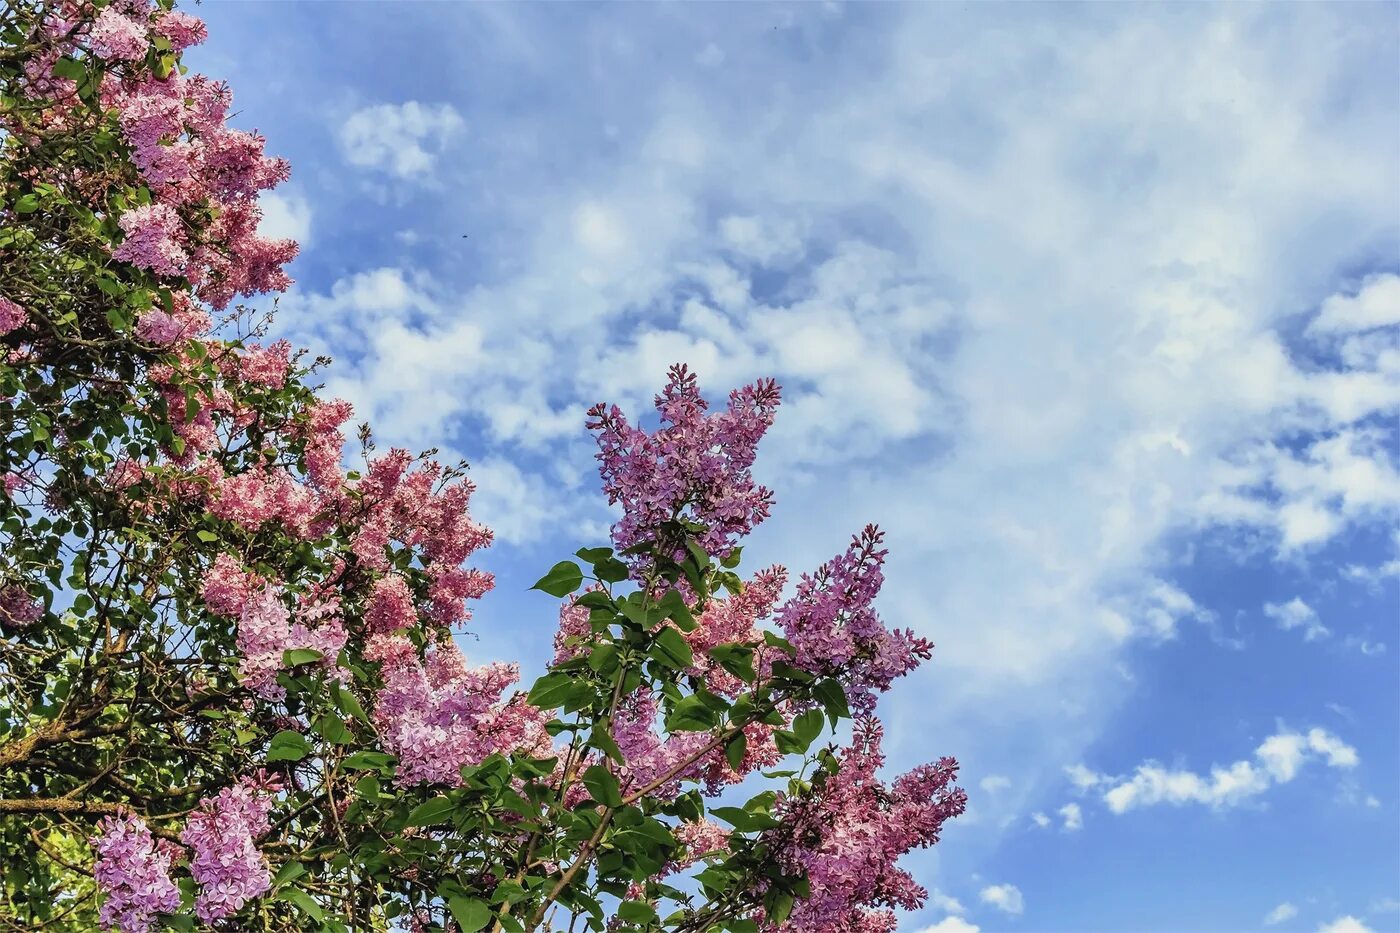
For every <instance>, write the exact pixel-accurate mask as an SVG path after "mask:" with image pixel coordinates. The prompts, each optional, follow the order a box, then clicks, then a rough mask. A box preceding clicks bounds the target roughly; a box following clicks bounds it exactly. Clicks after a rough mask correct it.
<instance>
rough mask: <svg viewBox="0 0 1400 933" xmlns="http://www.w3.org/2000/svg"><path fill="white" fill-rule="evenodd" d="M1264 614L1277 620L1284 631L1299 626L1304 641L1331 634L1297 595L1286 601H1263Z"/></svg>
mask: <svg viewBox="0 0 1400 933" xmlns="http://www.w3.org/2000/svg"><path fill="white" fill-rule="evenodd" d="M1264 615H1266V616H1268V617H1269V618H1270V619H1273V620H1274V621H1275V622H1277V623H1278V627H1279V628H1281V629H1283V630H1284V631H1289V630H1291V629H1295V628H1301V629H1302V630H1303V640H1304V641H1316V640H1317V639H1319V638H1326V637H1327V636H1328V635H1331V634H1332V632H1331V630H1330V629H1328V628H1327V626H1325V625H1323V624H1322V621H1321V620H1320V619H1318V617H1317V611H1316V610H1315V609H1313V607H1311V606H1309V605H1308V604H1307V603H1305V602H1303V600H1302V599H1300V598H1299V597H1297V596H1295V597H1293V598H1292V599H1290V600H1289V601H1288V602H1286V603H1265V604H1264Z"/></svg>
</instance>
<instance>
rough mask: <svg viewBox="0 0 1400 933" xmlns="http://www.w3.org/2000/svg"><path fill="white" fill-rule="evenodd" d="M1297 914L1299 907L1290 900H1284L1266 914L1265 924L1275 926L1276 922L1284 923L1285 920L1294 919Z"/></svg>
mask: <svg viewBox="0 0 1400 933" xmlns="http://www.w3.org/2000/svg"><path fill="white" fill-rule="evenodd" d="M1296 916H1298V908H1297V907H1295V906H1293V905H1292V904H1291V903H1289V902H1288V901H1284V902H1283V903H1282V904H1279V905H1278V906H1277V907H1275V908H1274V909H1273V910H1271V911H1269V912H1268V913H1267V914H1265V915H1264V924H1265V925H1266V926H1273V925H1274V924H1276V923H1283V922H1284V921H1285V920H1292V919H1293V918H1294V917H1296Z"/></svg>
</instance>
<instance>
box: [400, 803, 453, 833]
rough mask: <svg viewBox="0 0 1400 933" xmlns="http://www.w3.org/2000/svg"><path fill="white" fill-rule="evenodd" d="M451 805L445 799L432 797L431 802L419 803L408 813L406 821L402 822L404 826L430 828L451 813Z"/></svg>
mask: <svg viewBox="0 0 1400 933" xmlns="http://www.w3.org/2000/svg"><path fill="white" fill-rule="evenodd" d="M452 810H453V803H452V801H451V800H449V799H448V798H446V797H434V798H433V799H432V800H428V801H425V802H424V803H420V804H419V805H418V806H416V807H414V808H413V809H412V810H410V811H409V813H408V819H407V820H405V821H404V825H405V826H431V825H433V824H434V823H441V822H444V821H445V820H446V819H447V817H448V815H449V814H451V813H452Z"/></svg>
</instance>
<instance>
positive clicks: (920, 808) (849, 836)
mask: <svg viewBox="0 0 1400 933" xmlns="http://www.w3.org/2000/svg"><path fill="white" fill-rule="evenodd" d="M881 737H882V730H881V727H880V724H879V723H878V722H877V721H875V720H874V719H869V718H867V719H861V720H858V721H857V722H856V726H855V732H854V735H853V737H852V742H851V745H850V747H849V748H846V749H844V750H843V751H842V752H841V754H840V761H841V770H840V771H839V772H838V773H837V774H835V775H833V776H831V777H830V778H828V780H827V781H826V783H825V784H824V785H821V786H819V788H818V789H817V790H816V791H815V792H814V794H813V796H811V797H806V798H799V799H794V798H787V799H784V800H783V801H781V802H780V804H779V807H778V809H777V813H776V815H777V816H778V817H779V818H780V819H781V820H782V822H783V826H782V827H781V828H779V829H774V830H770V831H769V833H768V841H769V843H770V844H772V845H773V846H774V847H775V848H776V850H777V851H778V852H779V862H780V864H781V865H782V866H783V867H784V870H785V871H787V872H788V873H789V874H797V873H801V874H804V875H805V876H806V877H807V880H808V882H809V884H810V885H811V896H810V897H807V898H803V899H801V900H799V901H798V902H797V905H796V907H795V908H794V909H793V911H792V915H791V916H790V917H789V918H788V919H787V921H786V922H785V923H783V924H782V925H781V926H779V925H777V924H767V925H766V926H765V928H764V929H765V930H767V931H777V930H782V931H783V933H853V931H854V933H893V931H894V929H895V924H896V920H895V915H894V912H893V911H892V910H891V908H895V907H898V908H901V909H904V910H915V909H917V908H918V907H920V906H921V905H922V904H923V902H924V900H925V898H927V896H928V892H927V891H925V890H924V889H923V888H922V887H920V886H919V884H918V883H917V882H915V880H914V878H913V877H912V876H911V875H910V874H909V873H908V872H906V871H904V870H903V869H901V868H899V867H898V866H897V865H896V862H897V861H898V859H899V857H900V856H902V855H903V854H904V853H906V852H908V851H909V850H911V849H914V848H922V847H926V846H931V845H933V844H934V843H936V842H937V841H938V836H939V833H940V831H941V830H942V827H943V823H944V821H946V820H949V819H952V818H953V817H955V816H958V815H959V814H961V813H962V812H963V810H964V809H965V808H966V806H967V794H966V793H964V792H963V790H962V789H961V788H958V787H956V786H954V785H953V781H954V780H955V779H956V778H957V763H956V762H954V761H953V760H952V759H950V758H944V759H942V760H940V761H939V762H937V763H936V764H932V765H924V766H923V767H920V768H917V769H915V770H914V771H911V772H910V773H908V774H906V775H904V776H903V777H900V778H898V779H897V780H896V781H895V782H894V784H892V785H889V786H886V785H885V784H883V783H882V782H881V781H880V780H879V778H877V777H876V772H877V771H878V770H879V768H880V766H881V765H882V764H883V763H884V756H883V755H882V754H881V752H880V739H881Z"/></svg>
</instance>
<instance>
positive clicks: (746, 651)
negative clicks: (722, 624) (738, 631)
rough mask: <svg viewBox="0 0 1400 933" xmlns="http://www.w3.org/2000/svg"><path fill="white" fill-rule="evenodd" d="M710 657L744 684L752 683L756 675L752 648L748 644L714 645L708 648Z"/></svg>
mask: <svg viewBox="0 0 1400 933" xmlns="http://www.w3.org/2000/svg"><path fill="white" fill-rule="evenodd" d="M710 657H712V658H714V659H715V661H717V662H718V663H719V666H720V667H722V668H724V669H725V670H726V671H728V672H729V673H731V674H733V675H734V676H735V677H737V678H739V679H740V680H742V681H743V682H744V683H746V684H751V683H753V681H754V678H755V677H757V676H758V675H757V674H756V673H755V672H754V669H753V649H752V648H750V647H749V646H748V645H738V644H727V645H715V646H714V647H713V648H711V649H710Z"/></svg>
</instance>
